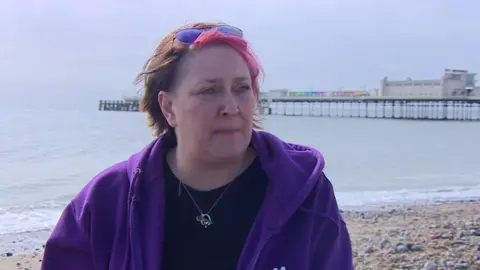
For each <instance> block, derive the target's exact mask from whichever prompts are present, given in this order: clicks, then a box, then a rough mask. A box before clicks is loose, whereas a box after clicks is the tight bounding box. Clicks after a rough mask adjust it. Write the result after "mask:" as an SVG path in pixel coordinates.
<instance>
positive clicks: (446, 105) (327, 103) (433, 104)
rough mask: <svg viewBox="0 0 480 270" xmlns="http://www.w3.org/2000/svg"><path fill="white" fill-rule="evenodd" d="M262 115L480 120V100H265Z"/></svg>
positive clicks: (466, 98) (306, 98)
mask: <svg viewBox="0 0 480 270" xmlns="http://www.w3.org/2000/svg"><path fill="white" fill-rule="evenodd" d="M260 104H261V106H260V113H261V114H266V115H285V116H318V117H346V118H382V119H408V120H442V121H447V120H456V121H480V98H479V97H458V98H455V97H450V98H436V97H424V98H419V97H402V98H397V97H371V96H365V97H331V96H329V97H292V96H289V97H277V98H265V97H264V98H262V99H261V103H260Z"/></svg>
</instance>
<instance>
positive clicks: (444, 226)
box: [0, 199, 480, 270]
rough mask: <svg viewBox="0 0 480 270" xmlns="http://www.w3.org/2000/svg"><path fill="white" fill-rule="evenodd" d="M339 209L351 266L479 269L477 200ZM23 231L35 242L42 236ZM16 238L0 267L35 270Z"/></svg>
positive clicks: (30, 252)
mask: <svg viewBox="0 0 480 270" xmlns="http://www.w3.org/2000/svg"><path fill="white" fill-rule="evenodd" d="M362 208H363V207H362ZM360 209H361V208H360ZM341 212H342V215H343V216H344V218H345V221H346V222H347V225H348V228H349V232H350V237H351V240H352V247H353V255H354V262H355V269H360V270H362V269H363V270H377V269H378V270H384V269H428V270H434V269H467V270H469V269H480V200H478V199H476V200H474V199H470V200H463V201H445V202H440V201H438V202H430V203H425V204H418V203H417V204H403V205H398V206H393V205H391V206H386V207H375V208H370V210H365V209H361V210H354V209H350V208H349V209H348V210H343V211H341ZM35 234H36V236H35ZM27 235H30V236H29V237H36V238H37V239H38V241H40V242H41V241H42V240H44V239H43V238H45V239H46V237H47V236H48V234H47V232H43V235H42V237H39V236H38V234H37V233H36V232H31V233H27ZM19 236H21V237H24V234H19ZM13 241H15V240H13ZM21 242H22V240H18V241H16V242H15V243H14V244H15V245H17V246H18V245H20V249H18V250H17V249H16V250H17V251H13V250H8V249H9V248H8V246H9V243H2V244H3V245H4V247H5V249H6V250H2V251H1V252H0V255H1V256H0V269H29V270H39V269H40V264H41V259H42V256H43V247H42V246H41V245H40V246H39V247H37V248H34V249H32V248H31V247H21ZM19 243H20V244H19ZM10 245H13V244H12V243H10ZM6 252H11V253H10V254H8V255H9V256H7V254H6Z"/></svg>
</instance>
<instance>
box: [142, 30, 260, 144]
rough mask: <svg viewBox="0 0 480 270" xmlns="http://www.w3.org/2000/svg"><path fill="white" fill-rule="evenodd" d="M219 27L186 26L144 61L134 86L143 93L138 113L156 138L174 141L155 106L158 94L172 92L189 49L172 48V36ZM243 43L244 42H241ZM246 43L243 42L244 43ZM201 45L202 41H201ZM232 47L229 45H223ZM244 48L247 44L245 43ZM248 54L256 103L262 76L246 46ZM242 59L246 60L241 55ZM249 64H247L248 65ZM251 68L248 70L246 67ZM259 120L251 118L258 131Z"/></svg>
mask: <svg viewBox="0 0 480 270" xmlns="http://www.w3.org/2000/svg"><path fill="white" fill-rule="evenodd" d="M217 25H220V24H219V23H194V24H190V25H185V26H183V27H180V28H179V29H176V30H175V31H173V32H171V33H170V34H168V35H167V36H166V37H165V38H163V39H162V40H161V41H160V43H159V44H158V46H157V47H156V49H155V51H154V53H153V55H152V56H151V57H150V58H149V59H148V60H147V62H146V63H145V65H144V66H143V69H142V71H141V72H140V73H139V74H138V75H137V78H136V80H135V83H136V84H142V88H143V91H144V94H143V97H142V99H141V101H140V109H141V111H142V112H145V114H146V116H147V124H148V126H149V127H150V128H151V129H152V132H153V135H154V136H155V137H158V136H162V135H166V136H171V137H175V131H174V129H173V127H171V126H170V125H169V124H168V122H167V120H166V118H165V116H164V115H163V113H162V110H161V108H160V104H159V103H158V93H159V92H160V91H166V92H169V91H171V89H172V88H173V83H174V82H175V80H176V75H177V74H176V73H177V70H178V66H179V62H180V60H181V59H182V58H183V56H184V55H185V54H186V53H187V52H188V51H189V47H188V46H180V47H179V46H178V45H175V46H174V43H173V42H174V36H175V33H177V32H178V31H179V30H181V29H185V28H205V27H210V26H217ZM215 41H216V42H222V40H219V38H217V39H215ZM242 41H243V40H242ZM243 42H245V41H243ZM202 43H203V44H201V45H204V44H206V43H208V41H207V42H205V39H203V42H202ZM223 43H225V44H228V45H231V44H230V42H223ZM245 45H246V42H245ZM245 49H246V50H247V52H246V55H247V57H249V58H251V60H252V61H254V62H256V63H255V65H254V66H255V68H254V69H255V70H254V71H253V73H252V70H251V74H252V85H253V88H254V91H255V92H256V96H257V100H258V99H259V91H260V90H259V86H258V85H259V82H258V79H259V75H261V74H263V73H262V69H261V66H260V63H259V62H258V60H257V58H256V56H255V55H254V53H253V52H252V51H251V50H250V49H249V48H248V46H247V45H246V46H245ZM242 56H243V57H244V58H245V56H244V55H242ZM247 62H248V61H247ZM249 68H251V67H249ZM259 123H260V119H259V118H258V116H255V117H254V126H253V127H254V128H260V124H259Z"/></svg>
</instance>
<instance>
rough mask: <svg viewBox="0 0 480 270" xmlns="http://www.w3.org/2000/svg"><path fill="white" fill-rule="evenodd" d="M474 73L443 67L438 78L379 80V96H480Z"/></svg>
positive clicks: (479, 88)
mask: <svg viewBox="0 0 480 270" xmlns="http://www.w3.org/2000/svg"><path fill="white" fill-rule="evenodd" d="M475 75H476V73H470V72H468V71H467V70H458V69H445V73H444V75H443V76H442V77H441V78H440V79H439V80H412V79H411V78H407V79H406V80H403V81H390V80H388V78H387V77H385V78H384V79H383V80H381V81H380V90H379V96H384V97H404V96H410V97H454V96H458V97H462V96H480V87H476V86H475V82H476V81H475Z"/></svg>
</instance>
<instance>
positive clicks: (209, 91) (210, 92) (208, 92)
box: [200, 87, 215, 94]
mask: <svg viewBox="0 0 480 270" xmlns="http://www.w3.org/2000/svg"><path fill="white" fill-rule="evenodd" d="M200 93H201V94H212V93H215V88H213V87H210V88H205V89H203V90H202V91H200Z"/></svg>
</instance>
